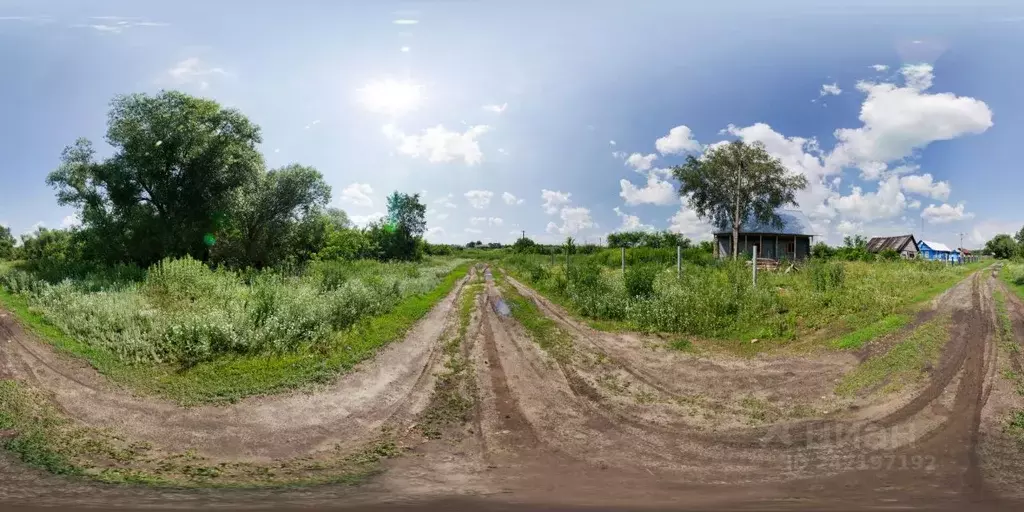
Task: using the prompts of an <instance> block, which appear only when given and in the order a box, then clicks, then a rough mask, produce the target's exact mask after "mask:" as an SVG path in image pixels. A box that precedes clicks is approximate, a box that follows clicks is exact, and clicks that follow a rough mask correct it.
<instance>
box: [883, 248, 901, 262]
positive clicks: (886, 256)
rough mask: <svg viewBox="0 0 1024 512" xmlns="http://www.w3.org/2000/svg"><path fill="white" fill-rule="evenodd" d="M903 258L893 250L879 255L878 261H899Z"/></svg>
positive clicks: (884, 251)
mask: <svg viewBox="0 0 1024 512" xmlns="http://www.w3.org/2000/svg"><path fill="white" fill-rule="evenodd" d="M900 258H901V256H900V253H898V252H896V251H894V250H892V249H885V250H883V251H881V252H879V253H878V259H880V260H883V261H897V260H899V259H900Z"/></svg>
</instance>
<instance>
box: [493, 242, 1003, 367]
mask: <svg viewBox="0 0 1024 512" xmlns="http://www.w3.org/2000/svg"><path fill="white" fill-rule="evenodd" d="M502 264H503V265H504V266H505V267H506V268H507V269H508V270H509V271H510V272H511V273H512V274H513V276H515V277H516V278H517V279H520V280H522V281H525V282H527V283H529V284H530V285H531V286H533V287H534V288H536V289H537V290H539V291H541V292H542V293H544V294H545V295H546V296H547V297H549V298H550V299H552V300H553V301H554V302H556V303H559V304H560V305H562V306H564V307H566V308H567V309H569V310H570V311H572V312H574V313H575V314H577V315H579V316H581V317H583V318H586V319H588V320H589V321H590V323H591V325H592V326H593V327H595V328H598V329H604V330H617V329H630V330H639V331H645V332H664V333H680V334H684V335H691V336H695V337H702V338H710V339H717V340H720V341H723V342H727V341H734V342H744V341H746V342H749V341H750V340H751V339H758V340H760V341H761V343H759V344H758V345H757V346H756V349H757V350H758V351H759V350H764V349H765V348H768V347H771V346H773V345H778V344H779V343H785V342H787V341H789V340H793V339H796V338H797V337H801V336H805V335H815V337H816V338H817V337H820V338H822V340H823V341H824V342H825V344H826V345H830V346H832V347H835V348H841V349H852V348H857V347H859V346H861V345H863V343H865V342H866V341H868V340H870V339H873V338H875V337H878V336H881V335H883V334H886V333H888V332H892V331H894V330H896V329H899V328H900V327H902V326H904V325H906V324H907V323H908V322H909V320H910V314H912V313H913V312H914V306H915V305H917V304H920V303H923V302H925V301H927V300H929V299H931V298H933V297H935V296H936V295H938V294H939V293H941V292H943V291H944V290H946V289H948V288H949V287H950V286H952V285H954V284H955V283H957V282H958V281H960V280H961V279H963V278H964V277H966V276H967V275H968V274H970V273H971V272H973V271H974V270H977V269H978V268H980V267H981V266H984V265H985V264H984V263H976V264H971V265H964V266H948V265H943V264H939V263H931V262H917V261H893V262H882V261H878V262H871V263H866V262H839V261H829V262H824V263H821V262H813V263H810V264H808V265H804V266H801V267H800V268H798V269H795V270H794V271H792V272H788V273H786V272H761V273H759V274H758V283H757V286H753V285H752V283H751V275H750V274H751V272H750V269H749V268H748V267H747V266H745V265H744V264H733V263H728V262H727V263H721V264H711V265H685V266H684V269H683V272H682V274H681V275H680V276H677V275H676V272H675V268H674V265H672V266H671V267H666V266H665V265H663V264H660V263H649V264H639V265H634V266H632V267H629V266H627V268H626V272H625V274H623V273H622V272H621V271H620V270H619V269H612V268H608V267H607V266H605V265H602V264H599V262H595V261H593V258H592V257H576V258H575V259H572V260H570V264H569V266H568V267H566V266H565V265H564V260H562V261H561V262H559V261H557V260H556V263H555V264H551V260H550V257H547V258H545V257H536V256H512V257H509V258H506V259H505V260H504V261H503V262H502ZM822 332H824V333H826V334H827V335H826V336H818V334H820V333H822Z"/></svg>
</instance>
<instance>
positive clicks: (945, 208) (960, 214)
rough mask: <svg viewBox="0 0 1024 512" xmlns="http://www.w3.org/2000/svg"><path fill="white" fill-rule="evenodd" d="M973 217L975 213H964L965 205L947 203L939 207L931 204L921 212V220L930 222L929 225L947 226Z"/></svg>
mask: <svg viewBox="0 0 1024 512" xmlns="http://www.w3.org/2000/svg"><path fill="white" fill-rule="evenodd" d="M972 217H974V214H973V213H970V212H965V211H964V204H963V203H960V204H957V205H956V206H952V205H950V204H947V203H942V204H941V205H939V206H935V205H934V204H931V205H928V207H927V208H925V209H924V210H923V211H922V212H921V218H923V219H924V220H926V221H928V223H929V224H946V223H949V222H954V221H958V220H963V219H970V218H972Z"/></svg>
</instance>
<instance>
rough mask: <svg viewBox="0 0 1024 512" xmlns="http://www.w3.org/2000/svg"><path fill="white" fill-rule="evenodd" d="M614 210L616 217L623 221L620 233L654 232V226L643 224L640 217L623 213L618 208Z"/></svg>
mask: <svg viewBox="0 0 1024 512" xmlns="http://www.w3.org/2000/svg"><path fill="white" fill-rule="evenodd" d="M612 210H613V211H614V212H615V215H617V216H618V217H619V218H620V219H622V226H620V227H619V230H620V231H652V230H654V226H651V225H650V224H644V223H643V222H640V217H637V216H636V215H630V214H628V213H626V212H623V211H622V210H621V209H620V208H619V207H618V206H616V207H615V208H612Z"/></svg>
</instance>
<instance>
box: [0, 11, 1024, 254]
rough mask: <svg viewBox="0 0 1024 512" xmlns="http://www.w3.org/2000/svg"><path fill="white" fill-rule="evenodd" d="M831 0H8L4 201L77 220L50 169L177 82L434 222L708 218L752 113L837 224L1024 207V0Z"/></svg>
mask: <svg viewBox="0 0 1024 512" xmlns="http://www.w3.org/2000/svg"><path fill="white" fill-rule="evenodd" d="M818 3H821V2H777V3H772V5H766V3H765V2H757V3H754V2H728V3H727V2H693V3H691V2H675V1H673V2H668V1H666V2H655V1H647V2H581V1H566V2H427V1H418V2H386V1H376V2H329V1H321V2H314V1H304V2H265V3H256V2H241V1H223V2H191V1H179V2H162V3H155V2H128V1H125V2H117V1H104V2H88V1H81V2H71V1H66V2H44V1H3V0H0V67H2V69H3V70H4V79H3V80H0V116H2V119H3V123H0V223H3V224H6V225H8V226H10V227H11V229H12V230H13V231H14V233H15V234H20V233H24V232H27V231H30V230H32V229H33V228H34V226H36V225H39V223H42V224H43V225H45V226H48V227H59V226H61V225H62V224H63V225H66V224H69V223H73V222H74V218H73V216H72V213H73V212H72V211H71V210H69V209H66V208H61V207H59V206H57V204H56V200H55V198H54V194H53V190H52V189H50V188H49V187H47V186H46V184H45V183H44V179H45V177H46V174H47V173H48V172H50V171H51V170H52V169H54V168H55V167H56V165H57V163H58V160H59V157H60V152H61V149H62V148H63V147H64V146H66V145H68V144H70V143H72V142H73V141H74V140H75V138H77V137H80V136H85V137H88V138H90V139H93V140H94V141H96V142H101V141H102V139H103V134H104V132H105V128H106V127H105V123H106V111H107V106H108V103H109V101H110V100H111V98H112V97H113V96H115V95H117V94H122V93H130V92H138V91H143V92H146V91H148V92H156V91H159V90H160V89H162V88H175V89H180V90H183V91H186V92H189V93H192V94H197V95H201V96H206V97H211V98H214V99H216V100H218V101H220V102H221V103H222V104H224V105H227V106H231V107H235V108H238V109H240V110H241V111H242V112H244V113H245V114H246V115H248V116H249V117H250V118H251V119H252V120H253V121H255V122H256V123H258V124H259V125H260V126H261V127H262V130H263V139H264V143H263V145H262V151H263V153H264V155H265V158H266V161H267V164H268V166H270V167H278V166H282V165H286V164H288V163H292V162H298V163H302V164H306V165H312V166H315V167H316V168H318V169H319V170H320V171H321V172H322V173H323V174H324V176H325V178H326V179H327V181H328V183H329V184H330V185H331V186H332V187H333V196H334V199H333V204H334V205H335V206H339V207H341V208H343V209H345V210H346V211H347V212H348V213H349V214H350V215H351V216H352V217H353V218H354V219H356V220H358V221H362V222H365V221H366V220H367V219H369V218H372V217H373V216H374V215H375V214H379V213H380V212H383V211H384V210H385V207H384V197H385V196H386V195H387V194H388V193H389V192H391V191H392V190H401V191H407V192H419V191H425V200H426V202H427V204H428V206H429V209H428V210H429V211H428V217H427V221H428V227H429V228H430V232H429V235H428V238H430V239H431V240H433V241H444V242H457V243H464V242H466V241H469V240H484V241H502V242H509V241H512V240H514V239H515V238H516V237H517V236H518V233H519V232H520V231H521V230H525V231H526V233H527V235H529V236H531V237H533V238H535V239H538V240H544V241H554V240H560V239H563V238H564V237H565V236H566V235H573V236H576V237H577V238H580V239H586V240H590V241H596V240H598V238H599V237H602V236H605V235H606V234H607V233H609V232H612V231H617V230H620V229H624V228H641V229H644V228H648V227H650V228H654V229H673V230H676V231H680V232H683V233H685V234H687V235H688V236H690V237H692V238H695V239H700V238H704V237H706V236H707V233H708V226H707V225H706V224H705V223H703V222H702V221H701V220H700V219H699V218H697V217H696V216H695V215H694V213H693V212H692V211H690V210H689V209H688V208H686V206H685V200H681V199H680V198H679V197H678V194H677V192H676V191H675V184H674V183H673V182H672V180H671V179H668V175H667V169H668V168H670V167H671V166H672V165H675V164H678V163H681V162H682V161H683V160H684V158H685V156H686V155H688V154H698V153H700V152H701V151H704V150H705V148H706V147H708V146H709V145H713V144H715V143H718V142H721V141H726V140H733V139H735V138H737V137H740V138H744V139H746V140H760V141H762V142H764V143H765V144H766V145H767V147H768V149H769V150H770V151H771V152H772V153H773V154H775V155H776V156H778V157H779V158H780V159H781V160H782V161H783V163H784V164H786V166H787V167H788V168H789V169H790V170H791V171H792V172H799V173H803V174H805V175H806V176H807V177H808V179H809V180H810V186H809V187H808V189H807V190H805V191H804V192H802V193H801V194H800V196H799V200H800V209H801V210H803V211H804V212H805V213H807V214H808V215H809V216H810V217H811V219H812V221H813V222H814V226H815V229H816V231H817V234H819V235H821V236H823V237H825V238H826V240H828V241H830V242H833V243H837V242H839V241H840V240H841V238H842V236H843V235H844V234H855V233H861V234H864V235H866V236H872V235H883V234H897V233H903V232H913V233H914V234H916V235H917V236H918V237H919V238H924V239H928V240H935V241H939V242H943V243H947V244H949V245H953V246H955V245H959V238H960V234H961V233H963V234H964V243H965V245H967V246H968V247H973V246H978V245H980V244H983V243H984V241H985V240H987V239H988V238H990V237H991V236H993V235H995V234H997V233H1000V232H1015V231H1016V230H1017V229H1019V228H1020V227H1021V226H1022V225H1024V214H1022V213H1021V208H1020V207H1019V206H1018V202H1017V196H1018V194H1017V193H1016V192H1017V191H1019V190H1022V189H1024V173H1022V172H1021V171H1020V169H1019V160H1020V159H1019V158H1015V157H1016V156H1017V153H1016V152H1015V151H1014V150H1015V149H1016V145H1017V144H1018V141H1019V140H1021V137H1022V135H1024V127H1022V126H1021V124H1020V123H1019V122H1018V119H1021V118H1022V115H1024V96H1022V95H1021V94H1020V92H1019V91H1020V84H1021V83H1022V81H1024V62H1022V61H1021V60H1020V58H1019V56H1018V55H1017V53H1018V52H1019V49H1020V48H1024V7H1015V6H1014V5H1013V4H1012V3H1010V2H1006V3H1004V4H998V3H986V4H978V3H976V2H971V3H968V2H960V3H956V2H902V3H896V4H894V3H893V2H855V3H847V5H845V6H844V5H841V4H840V3H836V4H835V5H832V6H828V7H825V6H820V5H815V4H818ZM707 4H714V5H707ZM718 4H723V5H718ZM724 4H728V6H726V5H724ZM613 141H614V142H613ZM101 147H102V145H101ZM106 151H109V149H106Z"/></svg>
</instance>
